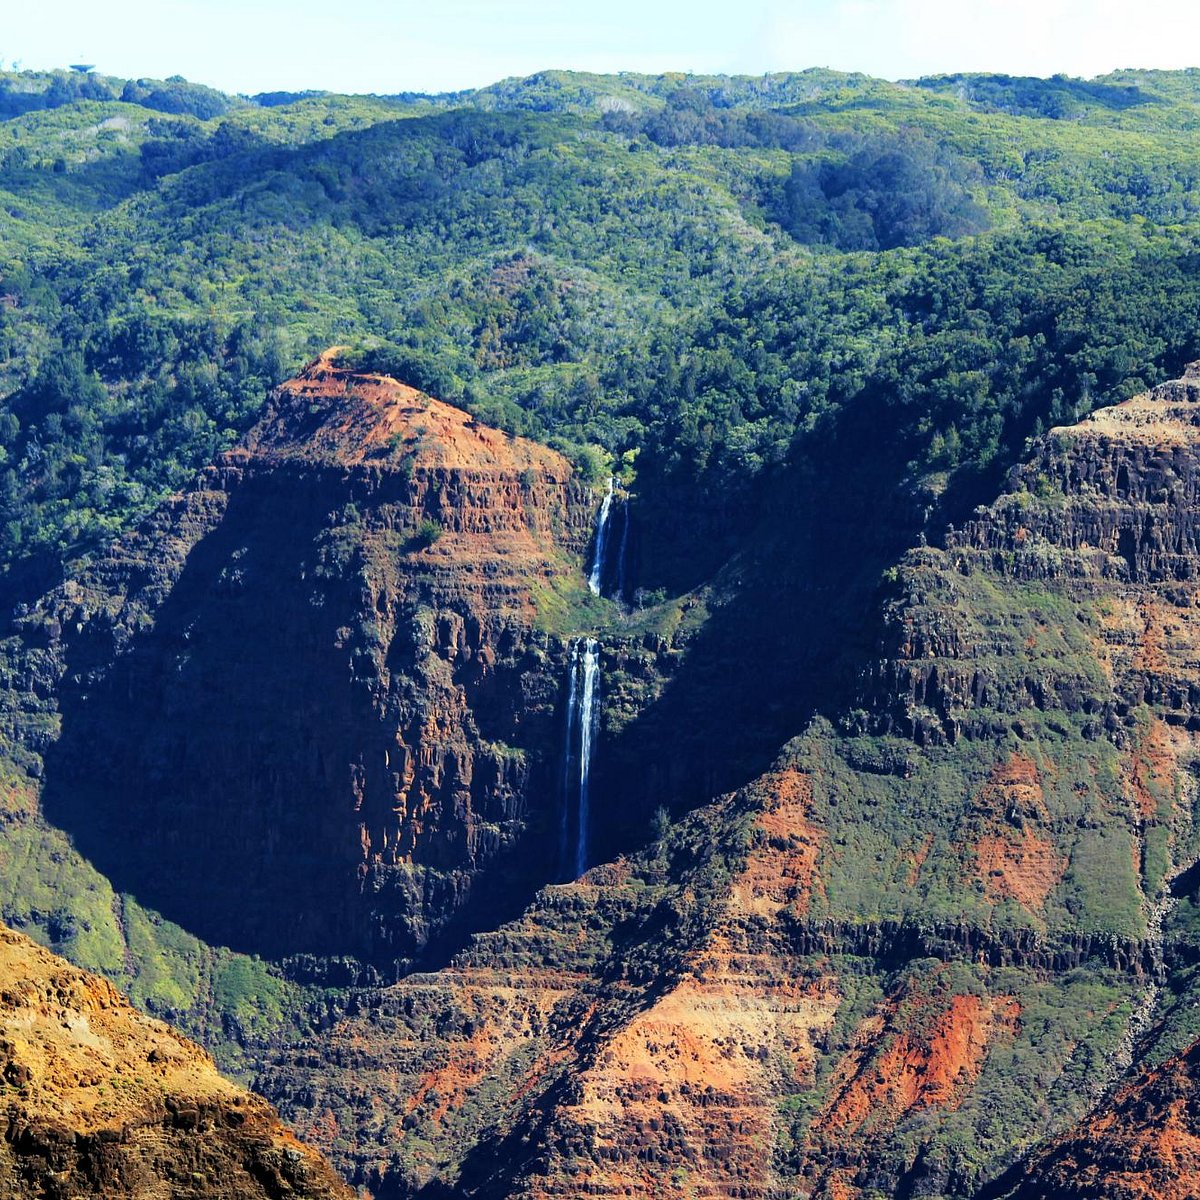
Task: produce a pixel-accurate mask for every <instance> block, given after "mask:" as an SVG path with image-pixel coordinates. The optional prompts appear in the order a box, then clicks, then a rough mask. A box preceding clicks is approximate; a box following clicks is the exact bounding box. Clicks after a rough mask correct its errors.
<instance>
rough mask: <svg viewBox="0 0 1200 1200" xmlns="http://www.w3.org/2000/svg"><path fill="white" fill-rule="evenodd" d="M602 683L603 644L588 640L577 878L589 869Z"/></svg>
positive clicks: (581, 710) (582, 708)
mask: <svg viewBox="0 0 1200 1200" xmlns="http://www.w3.org/2000/svg"><path fill="white" fill-rule="evenodd" d="M599 681H600V644H599V642H597V641H596V639H595V638H588V639H587V641H586V642H584V644H583V701H582V703H581V704H580V706H579V832H578V836H577V837H576V839H575V877H576V878H578V877H579V876H580V875H582V874H583V873H584V871H586V870H587V860H588V819H589V814H588V783H589V777H590V775H591V770H592V741H593V740H594V738H595V735H596V727H597V725H598V723H599V720H600V709H599V708H598V707H597V705H596V686H597V684H598V683H599Z"/></svg>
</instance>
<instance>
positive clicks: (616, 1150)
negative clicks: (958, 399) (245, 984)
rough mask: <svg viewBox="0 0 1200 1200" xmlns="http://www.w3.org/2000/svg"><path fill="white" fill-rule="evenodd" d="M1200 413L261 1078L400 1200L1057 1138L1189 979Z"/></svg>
mask: <svg viewBox="0 0 1200 1200" xmlns="http://www.w3.org/2000/svg"><path fill="white" fill-rule="evenodd" d="M1181 388H1182V393H1183V395H1184V397H1185V399H1184V400H1183V401H1180V400H1179V395H1180V389H1181ZM1191 389H1192V384H1191V383H1190V382H1187V381H1185V383H1184V384H1183V385H1179V387H1175V388H1171V387H1168V388H1166V389H1160V390H1159V391H1157V392H1156V393H1154V395H1153V396H1151V397H1148V398H1143V399H1142V400H1139V401H1136V402H1131V405H1130V406H1127V408H1123V409H1121V410H1118V411H1120V412H1127V411H1128V412H1135V411H1136V412H1142V416H1141V417H1139V418H1138V420H1137V421H1136V422H1133V426H1134V428H1135V429H1136V430H1137V434H1136V436H1135V437H1132V438H1129V439H1127V440H1126V441H1124V442H1122V443H1120V444H1118V443H1117V442H1115V441H1113V440H1112V438H1113V437H1115V436H1116V435H1110V433H1109V432H1106V430H1107V425H1106V421H1107V420H1118V421H1120V422H1124V421H1125V420H1126V417H1125V416H1121V417H1119V418H1104V417H1103V414H1101V415H1100V416H1098V417H1097V418H1096V419H1095V420H1093V421H1090V422H1085V423H1083V424H1082V425H1080V426H1079V427H1075V428H1072V429H1070V430H1061V431H1056V432H1055V433H1054V434H1052V436H1051V438H1050V440H1049V441H1048V443H1047V446H1046V448H1045V449H1044V451H1043V452H1042V453H1041V455H1040V456H1039V457H1038V458H1037V459H1035V461H1034V463H1033V464H1031V465H1030V466H1029V467H1028V468H1026V469H1024V470H1022V471H1021V472H1019V473H1018V474H1017V475H1016V476H1015V477H1014V480H1013V484H1012V489H1011V491H1010V492H1008V493H1006V495H1004V496H1002V497H1000V498H999V499H998V500H997V502H996V503H995V504H994V505H993V506H992V507H990V508H989V509H987V510H983V511H981V512H980V513H978V514H977V517H976V519H975V521H974V522H973V523H972V525H971V526H970V527H969V528H968V529H966V530H962V531H955V532H952V533H951V535H950V536H949V538H948V539H947V544H946V546H945V547H943V548H937V547H929V546H926V547H921V548H918V549H914V550H913V551H911V552H910V553H909V554H908V555H906V556H905V557H904V559H903V560H902V561H901V563H900V564H899V565H898V567H897V569H896V570H895V572H893V573H891V577H888V578H885V581H884V587H885V591H884V594H883V597H882V603H883V605H884V612H883V616H884V620H883V623H882V626H881V629H882V640H881V642H880V645H879V658H878V661H877V663H876V664H875V665H874V666H873V668H872V669H871V670H869V671H868V672H866V673H865V675H864V677H863V680H862V686H861V692H860V705H859V706H858V707H857V708H854V709H853V710H852V711H848V712H831V713H829V714H828V715H827V716H822V717H818V718H817V719H816V720H815V721H813V723H812V724H811V725H810V727H809V728H808V729H807V730H806V731H805V732H804V733H803V735H802V736H800V737H798V738H796V739H795V740H794V741H793V742H791V743H790V744H789V745H788V746H787V748H786V749H785V750H784V752H783V753H782V754H781V756H780V758H779V760H778V762H777V763H776V765H775V767H774V768H773V769H772V770H770V771H768V772H767V773H766V774H764V775H763V776H762V777H761V778H759V779H758V780H756V781H755V782H754V783H752V784H750V785H748V786H747V787H744V788H742V789H740V790H739V791H738V792H736V793H735V794H733V795H731V796H728V797H726V798H724V799H722V800H720V801H717V802H714V803H712V804H710V805H706V806H703V807H701V808H700V809H698V810H697V811H696V812H694V813H693V814H692V816H691V817H689V818H688V819H687V820H685V821H682V822H680V823H678V824H677V825H676V826H675V827H674V828H673V829H672V830H670V831H669V832H668V833H667V834H666V835H665V836H664V838H663V840H662V841H661V842H660V843H659V844H658V845H657V846H655V847H651V849H649V850H647V851H646V852H645V853H644V854H641V855H638V856H635V857H633V858H631V859H629V860H628V861H625V860H622V861H621V862H619V863H618V864H616V865H613V866H608V867H598V868H595V869H594V870H593V871H592V872H590V873H589V874H588V876H586V877H585V878H584V879H583V880H582V881H580V882H579V883H577V884H573V885H569V886H561V887H554V888H550V889H547V890H546V891H545V892H543V893H542V894H541V895H540V896H539V897H538V899H537V900H536V901H535V903H534V904H533V905H532V906H531V907H530V908H529V910H528V911H527V912H526V914H525V915H524V916H523V917H522V918H521V919H520V920H519V921H516V922H514V923H512V924H510V925H507V926H504V927H502V928H501V929H499V930H497V931H495V932H493V933H491V934H488V935H486V936H480V937H478V938H476V939H475V940H474V941H473V943H472V944H471V946H470V947H469V948H468V949H467V950H466V951H464V952H463V954H461V955H460V956H459V957H458V958H457V959H456V960H455V961H454V962H453V963H452V964H451V966H450V967H449V968H447V969H446V970H444V971H441V972H439V973H437V974H436V975H427V976H420V977H412V978H409V979H406V980H403V981H401V982H400V983H399V984H397V985H396V986H394V987H392V988H389V989H386V990H381V991H378V992H374V993H371V994H369V995H364V996H363V997H362V998H361V1010H360V1011H359V1012H357V1013H347V1014H346V1015H345V1016H344V1017H342V1018H341V1019H340V1020H338V1021H337V1022H336V1023H335V1024H334V1026H333V1028H332V1030H331V1031H330V1033H329V1034H328V1038H329V1041H328V1042H327V1043H325V1042H322V1041H321V1040H314V1041H311V1042H309V1043H307V1044H305V1045H303V1046H302V1047H298V1048H297V1049H295V1050H294V1051H288V1052H285V1053H280V1054H277V1055H275V1056H274V1057H273V1058H271V1060H270V1062H269V1064H268V1066H267V1067H266V1069H265V1070H264V1072H263V1074H262V1076H261V1078H260V1085H261V1086H262V1087H263V1089H264V1091H265V1092H266V1093H267V1094H269V1095H271V1096H273V1097H277V1098H278V1099H279V1102H280V1103H281V1105H282V1106H283V1107H284V1108H285V1110H286V1111H287V1112H288V1113H289V1114H290V1115H291V1116H292V1118H293V1119H294V1120H295V1121H296V1122H297V1125H298V1127H299V1128H300V1129H301V1130H302V1131H303V1132H304V1134H305V1135H306V1136H311V1137H312V1138H313V1139H314V1140H315V1141H317V1143H318V1144H320V1145H323V1146H328V1147H329V1149H330V1150H331V1152H334V1153H336V1152H337V1147H338V1145H339V1144H345V1143H346V1142H347V1141H350V1142H352V1143H357V1144H358V1145H359V1146H360V1147H365V1148H367V1149H366V1153H365V1154H363V1155H360V1157H359V1158H358V1159H357V1160H356V1162H354V1163H352V1164H348V1165H347V1169H348V1170H350V1171H354V1170H358V1171H360V1172H361V1174H360V1175H358V1176H356V1179H358V1180H359V1181H361V1182H366V1183H368V1184H369V1185H370V1186H371V1187H372V1189H373V1190H375V1191H376V1192H377V1193H378V1194H379V1195H380V1196H388V1197H392V1196H394V1197H401V1196H405V1197H407V1196H412V1195H421V1194H423V1195H442V1194H463V1195H468V1196H476V1197H493V1196H494V1197H501V1196H520V1197H531V1198H532V1197H549V1196H555V1197H569V1196H577V1195H594V1196H625V1195H655V1194H664V1195H668V1194H675V1191H682V1193H683V1194H687V1195H691V1196H696V1197H728V1196H737V1197H745V1198H749V1200H768V1198H773V1197H777V1196H785V1195H788V1196H790V1195H797V1196H806V1195H807V1196H812V1197H819V1198H821V1200H854V1198H858V1197H875V1196H880V1195H884V1196H891V1195H905V1196H921V1195H930V1196H947V1197H967V1196H973V1195H975V1194H976V1192H977V1191H978V1189H979V1187H980V1186H981V1185H983V1184H985V1183H986V1182H987V1180H988V1179H990V1178H993V1177H995V1176H996V1175H998V1174H1000V1173H1001V1172H1003V1171H1004V1169H1005V1168H1007V1167H1008V1166H1009V1165H1010V1164H1011V1162H1012V1161H1013V1159H1014V1158H1015V1157H1016V1156H1018V1155H1019V1154H1020V1153H1021V1152H1023V1151H1025V1150H1026V1149H1028V1148H1030V1147H1032V1146H1033V1145H1035V1144H1036V1143H1037V1142H1039V1141H1040V1140H1042V1139H1043V1138H1044V1137H1045V1135H1046V1133H1047V1131H1048V1130H1055V1129H1063V1128H1069V1127H1070V1126H1072V1125H1073V1124H1074V1123H1075V1122H1077V1121H1078V1120H1079V1119H1080V1118H1081V1117H1083V1116H1084V1114H1085V1113H1086V1112H1087V1110H1088V1109H1089V1108H1091V1107H1092V1106H1093V1105H1094V1104H1095V1103H1096V1102H1097V1101H1098V1100H1099V1099H1100V1098H1101V1096H1102V1095H1103V1093H1104V1091H1105V1089H1106V1088H1108V1087H1109V1086H1111V1084H1112V1083H1113V1081H1114V1078H1115V1076H1116V1075H1117V1074H1118V1073H1119V1071H1120V1070H1121V1069H1122V1063H1124V1062H1128V1061H1129V1058H1130V1056H1131V1055H1134V1054H1136V1053H1139V1052H1140V1051H1141V1048H1142V1042H1141V1040H1140V1038H1141V1034H1142V1032H1143V1030H1144V1029H1145V1028H1146V1027H1147V1023H1148V1022H1149V1021H1151V1020H1152V1019H1154V1018H1157V1017H1165V1018H1166V1021H1167V1023H1166V1025H1165V1026H1164V1027H1163V1028H1164V1029H1167V1028H1168V1027H1169V1026H1170V1021H1171V1019H1172V1018H1171V1007H1170V1004H1168V1003H1164V1002H1163V997H1164V996H1168V995H1169V994H1173V993H1172V992H1169V991H1160V990H1159V989H1160V987H1161V985H1162V983H1163V981H1164V980H1168V979H1170V980H1172V981H1173V989H1174V992H1177V993H1178V995H1180V996H1181V997H1182V996H1184V995H1186V994H1187V989H1188V988H1189V987H1190V986H1192V985H1191V983H1189V982H1188V981H1189V979H1190V976H1189V975H1188V974H1187V972H1188V970H1189V969H1190V966H1189V964H1191V963H1193V961H1194V953H1193V955H1192V958H1188V953H1189V951H1188V946H1189V945H1190V940H1189V938H1188V935H1187V933H1186V930H1187V921H1188V920H1191V919H1193V918H1192V917H1191V916H1187V913H1194V907H1188V906H1189V905H1190V904H1191V901H1189V900H1186V899H1185V900H1181V901H1180V904H1181V905H1182V907H1181V908H1180V909H1179V910H1178V911H1177V912H1175V915H1172V909H1171V903H1173V902H1170V901H1169V900H1168V894H1169V893H1170V892H1171V891H1172V890H1174V891H1175V894H1176V895H1177V896H1182V895H1184V892H1185V891H1186V888H1184V887H1183V886H1182V885H1180V884H1178V883H1177V882H1173V881H1178V880H1179V879H1181V878H1185V877H1187V876H1186V872H1187V868H1188V867H1189V865H1190V864H1191V863H1193V862H1194V861H1195V859H1196V857H1197V854H1198V853H1200V845H1198V839H1197V834H1196V827H1197V822H1196V812H1195V800H1196V789H1195V786H1194V782H1193V777H1194V772H1195V769H1196V765H1197V763H1198V762H1200V745H1198V744H1197V740H1196V730H1195V728H1194V726H1193V724H1192V718H1191V707H1190V706H1191V700H1190V694H1189V692H1188V689H1187V687H1186V686H1184V685H1185V682H1186V681H1187V680H1188V679H1189V678H1192V677H1194V676H1195V662H1196V654H1195V651H1196V649H1197V647H1200V642H1198V641H1196V640H1195V638H1194V636H1193V627H1195V631H1196V632H1200V625H1196V621H1197V618H1196V613H1197V612H1200V592H1197V591H1195V590H1193V584H1192V580H1193V579H1195V580H1197V581H1200V570H1195V571H1193V570H1192V567H1191V565H1189V564H1191V563H1192V562H1193V549H1192V547H1191V543H1190V541H1189V537H1190V535H1189V534H1188V533H1187V530H1188V528H1190V526H1189V522H1190V521H1191V516H1190V510H1191V507H1192V503H1193V500H1194V499H1195V497H1193V495H1192V493H1191V491H1190V490H1189V489H1190V484H1189V483H1187V482H1186V481H1187V480H1188V479H1190V478H1191V475H1190V474H1189V472H1191V470H1192V467H1191V463H1192V461H1193V459H1195V458H1196V456H1197V448H1198V447H1200V428H1197V427H1195V426H1193V424H1192V423H1191V422H1190V420H1189V421H1184V420H1183V418H1182V417H1180V416H1179V414H1178V411H1177V406H1178V404H1180V403H1186V404H1191V403H1192V400H1191V399H1187V397H1190V396H1191V395H1192V391H1191ZM1184 411H1185V412H1187V413H1190V411H1191V410H1190V409H1185V410H1184ZM1156 422H1161V424H1162V429H1161V431H1160V433H1161V438H1160V433H1156V432H1155V425H1156ZM1193 430H1194V432H1192V431H1193ZM1160 440H1161V441H1162V445H1163V446H1164V447H1166V449H1160V447H1159V445H1158V443H1159V441H1160ZM1162 455H1166V456H1167V458H1166V459H1162V458H1161V456H1162ZM1160 460H1161V462H1160ZM1168 460H1169V461H1168ZM1131 463H1140V464H1141V465H1140V466H1139V467H1138V471H1139V472H1140V474H1138V475H1137V478H1138V479H1139V480H1142V482H1140V483H1138V484H1137V485H1136V487H1135V486H1134V484H1133V483H1132V482H1130V483H1128V485H1127V484H1126V483H1125V482H1120V481H1121V480H1124V479H1125V476H1124V475H1122V474H1121V472H1122V469H1123V468H1126V469H1127V470H1128V476H1129V479H1130V480H1132V479H1133V478H1134V471H1133V467H1132V466H1129V465H1128V464H1131ZM1151 463H1160V467H1161V470H1162V474H1161V475H1160V476H1156V477H1155V478H1156V479H1157V480H1159V482H1154V483H1152V484H1147V483H1146V482H1145V481H1146V480H1147V479H1148V478H1149V475H1150V473H1151V470H1152V468H1151V466H1149V465H1148V464H1151ZM1163 463H1166V464H1167V465H1166V466H1164V465H1162V464H1163ZM1048 464H1070V465H1064V466H1062V467H1061V469H1059V468H1054V469H1055V470H1057V474H1054V473H1053V472H1052V471H1051V467H1050V466H1049V465H1048ZM1103 464H1108V465H1103ZM1167 466H1169V469H1170V472H1173V476H1171V477H1172V478H1175V479H1176V480H1177V482H1176V484H1173V485H1171V486H1170V487H1168V486H1167V483H1169V477H1168V475H1167V474H1166V470H1167ZM1160 467H1159V466H1156V467H1153V470H1155V471H1158V470H1160ZM1109 477H1111V484H1103V485H1100V484H1095V485H1094V484H1093V483H1092V482H1089V481H1090V480H1095V479H1098V478H1105V479H1107V478H1109ZM1164 488H1166V490H1165V491H1164V490H1163V489H1164ZM1172 488H1173V489H1174V490H1172ZM1151 518H1152V520H1151ZM1148 522H1149V527H1151V528H1156V529H1164V530H1165V529H1169V530H1173V531H1174V532H1173V533H1171V534H1170V535H1169V536H1167V537H1165V539H1162V540H1159V541H1155V540H1154V539H1151V540H1150V541H1148V542H1145V547H1146V549H1143V542H1142V541H1138V542H1137V543H1136V545H1135V546H1134V548H1133V550H1132V552H1131V553H1132V557H1128V556H1126V555H1124V554H1123V553H1121V552H1119V551H1120V547H1121V544H1122V537H1123V534H1122V531H1123V530H1127V529H1133V528H1137V529H1141V530H1144V529H1146V528H1147V527H1148ZM1087 531H1090V532H1087ZM1098 531H1101V532H1102V531H1107V533H1105V537H1107V539H1108V540H1107V541H1104V542H1103V543H1102V544H1100V543H1098V542H1097V541H1094V540H1092V539H1094V538H1097V537H1098V536H1099V533H1098ZM1196 562H1197V563H1200V558H1197V559H1196ZM1185 910H1186V912H1185ZM1180 1003H1183V1001H1182V1000H1181V1001H1180ZM1183 1020H1186V1018H1183ZM1161 1036H1170V1037H1174V1036H1177V1035H1176V1034H1170V1035H1168V1034H1166V1033H1163V1034H1161ZM323 1045H326V1046H328V1047H331V1048H333V1049H332V1053H330V1052H329V1051H327V1050H324V1049H322V1046H323ZM331 1057H332V1058H333V1059H334V1060H335V1061H336V1062H337V1063H338V1064H339V1066H338V1068H337V1069H334V1070H332V1071H331V1070H330V1069H329V1068H328V1065H327V1064H328V1062H329V1060H330V1058H331ZM318 1063H320V1065H319V1066H318V1065H317V1064H318ZM309 1064H312V1065H309ZM385 1090H386V1091H387V1092H388V1094H389V1095H392V1096H393V1097H395V1098H396V1106H395V1107H394V1108H391V1109H389V1110H388V1112H387V1113H386V1114H384V1113H383V1112H382V1111H381V1107H380V1105H379V1103H378V1097H379V1096H380V1095H382V1094H383V1092H384V1091H385ZM397 1111H398V1112H400V1113H402V1114H403V1115H402V1116H401V1117H400V1118H399V1119H398V1120H397V1119H396V1116H395V1113H396V1112H397ZM1047 1194H1052V1193H1047ZM1080 1194H1083V1193H1080ZM1167 1194H1170V1193H1167Z"/></svg>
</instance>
